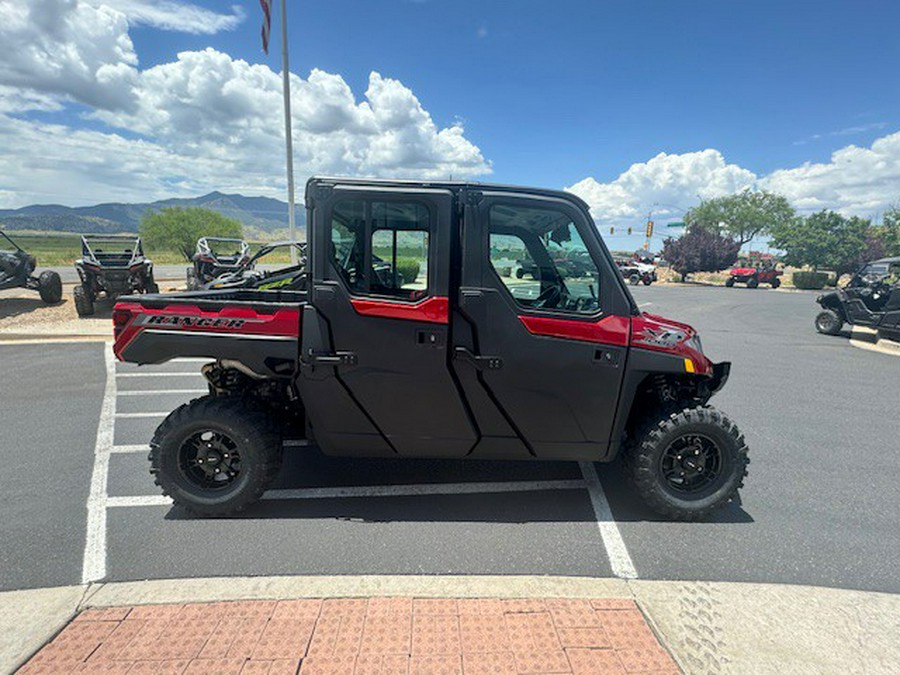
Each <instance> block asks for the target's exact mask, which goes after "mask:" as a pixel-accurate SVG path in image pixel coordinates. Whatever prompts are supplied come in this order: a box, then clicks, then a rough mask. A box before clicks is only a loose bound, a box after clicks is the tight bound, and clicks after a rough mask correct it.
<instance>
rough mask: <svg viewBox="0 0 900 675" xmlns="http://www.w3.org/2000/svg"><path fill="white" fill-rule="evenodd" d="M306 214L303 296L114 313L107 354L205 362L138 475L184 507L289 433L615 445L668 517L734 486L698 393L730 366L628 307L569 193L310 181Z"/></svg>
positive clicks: (394, 447)
mask: <svg viewBox="0 0 900 675" xmlns="http://www.w3.org/2000/svg"><path fill="white" fill-rule="evenodd" d="M306 206H307V210H308V219H307V222H308V237H309V249H308V265H307V267H306V272H305V273H306V274H307V277H308V288H307V289H306V290H303V291H288V290H272V291H263V290H258V289H238V290H221V291H216V290H207V291H199V292H194V293H184V294H178V295H145V296H133V297H129V298H122V299H121V301H120V302H119V303H118V304H117V305H116V308H115V310H114V312H113V325H114V333H115V347H114V349H115V354H116V356H117V357H118V358H119V359H121V360H123V361H129V362H134V363H139V364H149V363H162V362H165V361H168V360H170V359H173V358H176V357H206V358H209V360H210V361H209V363H208V364H206V365H205V366H203V368H202V372H203V374H204V375H205V376H206V379H207V380H208V383H209V395H207V396H203V397H202V398H199V399H196V400H194V401H192V402H191V403H189V404H186V405H183V406H181V407H179V408H178V409H177V410H175V411H174V412H172V413H171V414H170V415H169V416H168V417H167V418H166V420H165V421H164V422H163V423H162V424H161V425H160V426H159V428H158V429H157V430H156V433H155V434H154V436H153V439H152V441H151V442H150V448H151V450H150V463H151V473H152V474H154V476H155V478H156V481H157V483H158V484H159V485H160V486H161V488H162V490H163V491H164V492H165V493H166V494H168V495H170V496H171V497H172V498H173V500H174V501H175V503H176V504H178V505H181V506H183V507H185V508H186V509H188V510H190V511H192V512H194V513H197V514H201V515H224V514H229V513H233V512H236V511H239V510H241V509H242V508H244V507H246V506H247V505H249V504H251V503H252V502H254V501H255V500H257V499H258V498H259V497H260V495H262V493H263V491H264V490H265V489H266V488H267V487H268V486H269V485H270V483H271V482H272V481H273V480H274V478H275V476H276V474H277V473H278V470H279V467H280V465H281V459H282V452H283V451H284V447H285V441H287V440H295V439H306V440H307V441H308V442H310V443H314V444H315V445H317V446H318V447H319V448H321V450H322V451H323V452H325V453H327V454H329V455H341V456H366V457H371V456H382V457H393V458H398V457H400V458H402V457H427V458H471V459H486V458H491V459H505V460H528V459H542V460H581V461H592V462H593V461H598V462H610V461H612V460H614V459H615V458H616V457H618V456H619V455H620V454H623V455H624V456H625V460H626V462H625V463H626V466H627V468H628V472H629V474H630V476H631V477H632V479H633V481H634V484H635V486H636V488H637V491H638V492H639V493H640V495H641V496H642V497H643V498H644V500H645V501H646V502H647V504H648V505H649V506H650V507H651V508H653V509H654V510H656V511H657V512H659V513H661V514H663V515H665V516H667V517H670V518H676V519H685V520H691V519H697V518H701V517H704V516H706V515H707V514H709V513H710V512H711V511H713V510H714V509H716V508H718V507H720V506H722V505H724V504H726V503H728V502H729V501H736V500H737V499H738V489H739V488H740V487H741V485H742V481H743V480H744V476H745V475H746V467H747V464H748V458H747V446H746V444H745V442H744V437H743V436H742V435H741V433H740V432H739V431H738V429H737V427H736V426H735V424H734V423H733V422H731V421H730V420H729V419H728V417H726V416H725V415H724V414H723V413H721V412H719V411H718V410H716V409H714V408H712V407H710V406H709V405H708V402H709V399H710V397H711V396H713V394H715V393H716V392H717V391H719V389H720V388H721V387H722V386H723V385H724V384H725V381H726V380H727V378H728V373H729V369H730V364H729V363H727V362H723V363H713V362H712V361H711V360H710V359H709V358H708V357H707V356H706V355H705V354H704V353H703V348H702V347H701V344H700V338H699V337H698V335H697V333H696V331H695V330H694V329H693V328H691V327H690V326H688V325H685V324H683V323H679V322H677V321H672V320H669V319H665V318H663V317H660V316H655V315H652V314H646V313H643V312H641V311H640V310H639V309H638V307H637V305H636V304H635V301H634V300H633V299H632V297H631V294H630V293H629V291H628V289H627V287H626V285H625V283H624V281H623V279H622V278H621V276H620V275H619V273H618V271H617V269H616V267H615V264H614V263H613V260H612V257H611V256H610V254H609V251H608V250H607V249H606V246H605V245H604V243H603V241H602V240H601V238H600V236H599V234H598V232H597V229H596V228H595V227H594V224H593V221H592V219H591V216H590V213H589V210H588V207H587V205H586V204H585V203H584V202H582V201H581V200H580V199H579V198H578V197H575V196H573V195H571V194H569V193H565V192H556V191H550V190H539V189H526V188H514V187H503V186H491V185H480V184H472V185H470V184H465V183H453V182H448V183H412V182H395V181H369V180H353V179H328V178H313V179H311V180H310V181H309V182H308V183H307V187H306ZM550 242H560V243H562V244H564V245H565V247H566V249H567V250H569V251H571V252H574V250H575V249H577V250H578V251H580V252H581V254H582V258H583V259H584V260H586V261H589V263H590V266H591V269H590V272H589V274H585V275H583V276H577V277H575V276H569V275H568V274H567V273H566V272H565V271H563V270H561V269H560V268H559V267H558V264H560V263H558V260H559V256H554V255H553V251H552V247H551V245H550ZM518 259H531V260H533V261H535V263H537V265H536V269H538V270H539V272H538V275H537V278H535V279H517V278H516V277H515V275H512V274H510V273H509V268H508V266H509V261H510V260H518ZM382 265H390V266H391V268H392V269H391V273H385V272H384V270H381V271H379V267H381V266H382ZM501 265H503V266H504V267H503V270H502V271H501V269H500V267H501ZM400 269H402V270H404V271H403V273H399V272H398V270H400ZM289 445H290V444H289Z"/></svg>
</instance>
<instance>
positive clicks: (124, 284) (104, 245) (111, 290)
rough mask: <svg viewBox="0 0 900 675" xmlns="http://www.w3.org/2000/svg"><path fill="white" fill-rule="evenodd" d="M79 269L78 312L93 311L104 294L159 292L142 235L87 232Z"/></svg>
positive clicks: (113, 296)
mask: <svg viewBox="0 0 900 675" xmlns="http://www.w3.org/2000/svg"><path fill="white" fill-rule="evenodd" d="M75 269H76V270H77V271H78V276H79V277H80V278H81V284H80V285H78V286H76V287H75V289H74V290H73V291H72V295H73V297H74V298H75V311H77V312H78V316H90V315H91V314H93V313H94V303H95V302H96V301H97V298H99V297H100V295H105V296H106V297H107V298H109V299H110V300H115V299H116V298H117V297H119V296H120V295H125V294H128V293H159V286H157V284H156V282H155V281H154V280H153V263H152V262H151V261H150V260H148V259H147V258H145V257H144V247H143V245H142V244H141V238H140V237H132V236H110V235H91V234H86V235H84V236H83V237H81V258H79V259H78V260H76V261H75Z"/></svg>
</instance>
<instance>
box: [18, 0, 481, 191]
mask: <svg viewBox="0 0 900 675" xmlns="http://www.w3.org/2000/svg"><path fill="white" fill-rule="evenodd" d="M16 5H17V7H18V3H16ZM110 5H115V8H113V7H111V6H110ZM25 7H26V10H25V11H24V12H23V11H22V10H20V9H16V11H13V3H12V2H11V0H0V43H2V44H4V46H9V47H10V48H9V50H8V58H5V59H4V60H3V61H2V62H0V147H3V148H4V153H3V156H2V157H0V206H10V205H11V204H10V202H14V203H15V204H16V205H21V204H23V203H31V202H33V201H43V202H47V201H61V202H66V203H76V202H77V203H85V202H95V201H102V200H111V199H115V200H118V199H126V198H127V199H130V200H131V199H138V200H141V201H144V200H146V199H151V198H155V197H162V196H167V195H186V194H196V193H198V192H202V191H207V190H212V189H228V190H235V191H241V192H245V193H248V194H273V195H274V194H281V193H282V192H283V188H281V187H280V186H282V185H283V183H284V178H283V168H282V167H283V159H282V158H283V153H284V145H283V133H284V132H283V117H282V115H283V113H282V98H281V96H282V94H281V86H282V84H281V76H280V74H279V73H276V72H274V71H273V70H272V69H271V68H269V67H268V66H267V65H259V64H256V65H254V64H250V63H248V62H246V61H243V60H240V59H234V58H232V57H231V56H229V55H228V54H225V53H222V52H219V51H216V50H214V49H205V50H202V51H187V52H182V53H180V54H178V56H177V59H176V60H175V61H172V62H169V63H162V64H159V65H156V66H153V67H151V68H147V69H144V70H141V69H140V68H139V67H138V59H137V55H136V54H135V52H134V48H133V45H132V42H131V39H130V37H129V35H128V25H129V22H132V23H133V22H146V23H153V24H154V25H158V26H163V27H168V24H167V23H166V22H167V21H169V19H171V20H172V21H173V22H174V21H175V20H176V19H178V20H181V18H183V15H182V14H179V12H181V11H184V12H187V14H186V15H184V16H188V17H189V16H194V14H191V13H192V12H194V11H195V10H196V11H199V12H205V11H207V10H202V9H200V8H197V7H194V6H193V5H178V6H176V5H175V4H174V3H172V2H164V1H159V2H152V1H150V0H81V1H79V0H33V1H32V2H31V3H30V4H29V5H25ZM239 13H240V12H238V11H237V10H235V14H234V15H232V16H237V15H238V14H239ZM126 15H127V16H126ZM197 16H200V15H197ZM217 16H225V15H217ZM166 17H168V18H166ZM225 25H226V24H220V26H225ZM292 90H293V91H292V106H293V111H294V114H293V118H294V119H293V121H294V153H295V165H296V173H297V178H298V182H299V181H302V180H303V179H304V178H305V177H306V176H308V175H310V174H312V173H328V174H353V175H369V176H399V177H408V178H446V177H447V176H449V175H450V174H453V175H454V176H458V177H470V176H476V175H483V174H486V173H490V171H491V167H490V163H489V162H487V161H486V160H485V159H484V157H483V156H482V154H481V151H480V150H479V149H478V147H476V146H475V145H474V144H473V143H472V142H471V141H469V140H468V139H467V138H466V137H465V133H464V129H463V126H462V124H461V123H459V122H457V123H454V124H451V125H450V126H447V127H444V128H441V127H439V126H438V125H437V124H436V123H435V122H434V120H433V118H432V117H431V115H430V114H429V113H428V111H427V110H425V108H424V107H423V106H422V104H421V103H420V102H419V100H418V98H417V97H416V96H415V94H414V93H413V92H412V91H411V90H410V89H409V88H408V87H406V86H405V85H403V84H402V83H401V82H399V81H398V80H394V79H391V78H387V77H383V76H382V75H380V74H379V73H377V72H373V73H371V74H370V76H369V83H368V87H367V89H366V91H365V94H364V96H363V97H362V99H361V100H358V99H357V97H356V96H355V95H354V93H353V91H352V90H351V88H350V86H349V85H348V84H347V83H346V81H345V80H344V79H343V78H342V77H341V76H340V75H337V74H332V73H326V72H324V71H321V70H313V71H312V73H310V75H309V77H308V78H301V77H299V76H297V75H292ZM72 101H77V102H79V103H83V104H86V105H87V106H88V107H89V109H90V110H89V111H88V112H86V113H80V114H81V115H82V117H84V118H86V119H87V120H89V121H90V122H91V125H90V128H91V130H87V129H85V128H82V127H84V124H82V123H79V122H76V123H72V122H71V121H69V120H71V115H69V116H66V117H64V118H63V117H60V119H65V120H67V121H66V123H64V124H46V123H44V122H37V121H32V120H30V119H28V116H27V115H26V116H25V117H22V115H23V113H25V112H27V111H37V110H39V111H43V112H49V113H51V114H52V113H53V112H58V111H67V110H68V106H69V103H71V102H72ZM104 129H105V130H104ZM11 193H12V194H15V195H17V196H16V197H15V198H14V199H10V197H9V196H8V195H10V194H11Z"/></svg>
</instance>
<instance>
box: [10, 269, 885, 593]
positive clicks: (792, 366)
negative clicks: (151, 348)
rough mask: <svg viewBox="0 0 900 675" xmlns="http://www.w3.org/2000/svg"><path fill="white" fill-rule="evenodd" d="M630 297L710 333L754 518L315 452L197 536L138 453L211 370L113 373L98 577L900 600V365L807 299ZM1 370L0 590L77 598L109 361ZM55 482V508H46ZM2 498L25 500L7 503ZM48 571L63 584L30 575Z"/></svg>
mask: <svg viewBox="0 0 900 675" xmlns="http://www.w3.org/2000/svg"><path fill="white" fill-rule="evenodd" d="M634 295H635V298H636V300H637V301H638V303H639V304H641V305H642V309H644V310H646V311H649V312H654V313H659V314H662V315H664V316H669V317H671V318H676V319H678V320H682V321H686V322H688V323H691V324H692V325H694V326H695V327H696V328H698V329H699V331H700V334H701V336H702V338H703V343H704V348H705V350H706V352H707V353H708V355H709V356H710V357H711V358H712V359H713V360H731V361H732V362H733V369H732V376H731V379H730V381H729V382H728V384H727V386H726V387H725V389H724V390H723V391H722V392H721V393H720V394H719V395H717V396H716V397H715V398H714V399H713V401H712V403H713V404H714V405H716V406H717V407H719V408H720V409H722V410H723V411H725V412H726V413H728V414H729V415H730V416H731V417H732V418H733V419H734V421H735V422H737V424H738V425H739V426H740V428H741V430H742V431H743V432H744V433H745V435H746V437H747V440H748V443H749V445H750V450H751V458H752V463H751V465H750V476H749V478H748V480H747V485H746V487H745V489H744V491H743V493H742V494H743V503H742V504H741V505H732V506H729V507H728V508H726V509H724V510H723V511H721V512H720V513H718V514H717V515H716V516H715V517H714V518H713V519H712V520H711V521H709V522H705V523H694V524H683V523H670V522H665V521H661V520H660V519H659V518H657V517H656V516H655V515H654V514H652V513H651V512H649V511H647V510H646V509H645V508H644V507H643V506H642V505H641V504H640V503H639V502H638V501H637V499H636V498H635V497H634V496H633V495H632V494H631V492H630V491H629V489H628V488H627V486H626V485H624V484H623V480H622V475H621V472H620V470H619V468H618V466H604V465H596V469H597V472H598V473H599V475H600V479H601V483H602V490H601V491H600V492H601V497H602V498H603V499H608V502H609V507H610V508H611V514H612V519H613V520H614V522H612V523H611V522H606V521H605V520H604V517H603V513H602V511H603V509H602V508H600V509H599V510H598V506H597V502H596V498H597V496H598V495H597V493H596V492H591V491H589V490H588V489H587V485H586V484H585V480H584V479H585V477H586V475H587V474H585V472H584V467H580V466H579V465H578V464H575V463H537V462H535V463H490V462H478V463H475V462H473V463H465V462H459V461H418V460H403V461H390V460H343V459H334V458H326V457H323V456H322V455H320V454H319V453H318V452H317V451H315V450H314V449H308V448H307V449H292V450H289V451H288V455H287V459H286V462H285V466H284V469H283V471H282V475H281V478H280V479H279V483H278V484H277V485H276V486H275V488H276V490H274V491H272V492H271V493H269V494H268V495H267V498H266V499H265V500H264V501H262V502H260V504H258V505H256V506H254V507H252V508H251V509H249V510H248V511H247V513H246V514H244V515H242V516H241V517H239V518H230V519H217V520H201V519H194V518H191V517H189V516H187V515H186V514H184V513H183V512H181V511H180V510H179V509H177V508H174V507H172V506H171V505H170V504H167V503H165V501H164V500H161V499H160V497H159V492H158V489H157V488H156V487H155V486H154V485H153V483H152V480H151V478H150V476H149V475H148V472H147V467H148V465H147V461H146V443H147V441H148V440H149V438H150V436H151V435H152V432H153V429H154V428H155V427H156V425H157V424H158V423H159V422H160V421H161V419H162V416H163V415H164V414H165V413H167V412H168V411H170V410H171V409H172V408H174V407H175V406H176V405H177V404H179V403H180V402H183V401H187V400H189V399H190V398H192V397H194V396H196V395H198V394H197V393H196V392H199V391H201V390H202V388H203V380H202V379H201V378H200V376H199V373H198V368H199V365H200V364H199V363H196V362H176V363H170V364H166V365H164V366H159V367H154V368H140V369H139V368H137V367H135V366H132V365H129V364H117V365H116V366H115V372H116V377H115V385H116V386H115V413H116V416H115V418H114V431H113V439H112V443H113V446H112V451H111V453H110V455H109V457H108V462H109V467H108V474H107V481H106V485H105V490H106V494H107V495H108V499H107V501H106V504H107V505H108V507H107V508H105V516H106V517H105V537H104V545H105V559H106V569H105V577H104V578H105V579H107V580H131V579H145V578H167V577H171V578H174V577H193V576H229V575H256V574H266V575H272V574H413V573H416V574H538V575H540V574H562V575H579V576H597V577H604V576H613V575H614V574H616V573H618V574H621V573H622V564H621V553H622V551H620V550H617V549H616V537H620V539H619V540H618V541H619V543H621V544H622V545H623V549H624V550H625V556H626V558H627V559H628V560H629V561H630V563H631V564H632V565H633V570H634V572H635V573H636V574H637V576H639V577H640V578H642V579H678V580H730V581H770V582H790V583H806V584H815V585H823V586H833V587H842V588H852V589H862V590H878V591H889V592H900V572H898V571H897V566H896V565H895V564H894V561H895V560H896V559H897V558H898V557H900V538H898V537H897V529H896V508H895V506H894V499H895V495H896V486H895V480H894V477H895V476H896V475H897V474H898V471H900V458H898V456H897V450H898V447H897V440H896V439H897V422H896V416H895V415H896V403H895V399H894V398H893V397H892V395H891V392H893V390H894V389H895V388H896V382H897V378H898V375H900V360H898V359H897V358H896V357H892V356H889V355H884V354H878V353H873V352H866V351H862V350H858V349H854V348H853V347H851V346H850V345H849V342H848V340H847V339H846V337H844V338H841V337H837V338H831V337H826V336H822V335H819V334H817V333H816V332H815V330H814V328H813V324H812V320H813V317H814V316H815V310H816V307H817V306H816V305H815V303H814V302H813V298H814V295H813V294H809V293H799V292H798V293H788V292H773V291H770V290H768V289H756V290H747V289H743V288H733V289H725V288H711V287H657V286H651V287H649V288H644V287H640V288H637V289H634ZM0 359H2V360H3V362H4V365H5V364H6V363H8V362H9V363H12V362H15V363H16V364H21V365H18V366H17V367H18V368H19V370H14V371H13V372H14V374H16V375H17V377H16V378H15V379H14V380H12V381H7V380H4V381H3V382H0V399H2V400H3V402H4V406H9V405H10V403H9V402H13V404H14V405H15V406H17V407H13V408H12V409H13V411H14V413H15V415H14V416H13V417H11V418H10V419H11V420H13V424H12V425H9V424H7V423H4V425H3V427H2V428H0V453H2V454H0V456H2V457H3V458H4V459H5V460H6V465H7V466H12V467H13V471H12V472H10V471H9V470H7V471H4V472H0V481H4V482H3V483H2V484H3V486H4V487H3V501H4V503H10V504H12V505H13V506H14V508H15V509H16V510H15V514H16V516H17V518H16V519H8V518H4V522H3V524H2V525H0V528H3V529H0V560H2V561H3V563H4V564H3V566H2V568H3V570H4V571H3V573H2V575H0V588H2V589H3V590H8V589H14V588H26V587H34V586H42V585H52V584H57V583H75V582H77V581H78V579H79V578H80V577H81V573H82V563H83V561H82V559H81V552H82V549H83V548H84V542H85V534H84V532H85V528H86V509H85V500H86V498H87V494H88V490H89V487H90V482H91V470H92V463H93V461H94V458H93V449H94V442H95V435H94V434H95V432H96V430H97V425H98V415H99V411H100V409H101V405H102V399H103V388H104V380H105V378H104V372H105V367H104V358H103V352H102V347H101V346H100V345H96V344H95V345H54V346H53V347H52V348H50V347H46V346H15V347H14V346H11V345H0ZM60 373H63V374H60ZM27 380H31V381H35V382H37V381H41V382H45V383H46V382H49V383H51V387H50V388H47V387H46V385H45V386H41V387H37V386H34V387H33V388H32V389H29V391H32V390H33V394H32V395H31V396H33V399H32V398H31V397H29V399H28V400H27V401H26V402H22V403H15V401H16V400H17V398H18V396H19V390H20V388H22V387H23V386H24V383H25V382H26V381H27ZM19 382H22V383H23V384H22V385H20V384H19ZM72 382H77V383H78V384H79V386H80V387H81V388H80V389H77V392H73V390H72V386H71V383H72ZM67 383H70V384H67ZM76 394H77V395H76ZM7 409H9V408H7ZM4 417H6V415H4ZM78 425H83V426H84V427H85V429H81V428H80V427H79V426H78ZM35 429H37V430H39V433H36V432H35ZM48 448H49V449H51V452H52V458H53V459H54V460H60V461H61V464H60V466H61V468H63V469H64V471H62V472H50V473H49V474H48V472H47V471H46V470H45V467H46V462H45V461H41V460H40V459H39V458H40V457H41V456H42V455H43V454H45V453H46V452H47V450H48ZM19 467H22V468H21V469H20V468H19ZM11 473H12V476H10V474H11ZM60 474H62V475H60ZM48 475H49V476H51V477H53V478H54V479H55V481H56V482H54V483H53V485H54V486H55V487H56V489H54V490H50V489H48V488H47V487H45V483H46V481H47V476H48ZM11 480H12V482H11V483H10V484H11V485H14V487H16V490H17V491H14V492H11V491H10V490H9V489H8V488H7V487H6V485H7V483H8V482H10V481H11ZM410 486H412V487H413V488H415V489H411V488H410ZM11 495H12V496H14V497H15V502H14V503H13V502H10V499H9V497H10V496H11ZM592 497H593V498H595V499H593V500H592ZM600 506H601V507H602V506H603V504H602V503H601V504H600ZM8 511H9V509H8V508H6V507H5V508H4V514H5V513H7V512H8ZM598 514H599V517H600V520H601V521H602V523H601V524H600V525H598ZM610 528H611V529H612V530H613V531H614V532H612V534H614V535H615V536H612V535H611V529H610ZM617 556H618V557H619V563H618V565H616V564H614V563H613V559H614V558H616V557H617ZM45 558H49V559H51V560H53V564H52V565H49V564H48V565H44V564H34V560H44V559H45Z"/></svg>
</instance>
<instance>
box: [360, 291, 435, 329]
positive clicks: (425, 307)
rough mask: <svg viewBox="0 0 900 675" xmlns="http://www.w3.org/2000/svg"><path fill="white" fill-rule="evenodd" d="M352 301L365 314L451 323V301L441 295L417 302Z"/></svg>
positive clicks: (387, 317)
mask: <svg viewBox="0 0 900 675" xmlns="http://www.w3.org/2000/svg"><path fill="white" fill-rule="evenodd" d="M350 303H351V304H352V305H353V309H355V310H356V313H357V314H362V315H364V316H381V317H384V318H386V319H405V320H407V321H423V322H426V323H444V324H446V323H450V301H449V299H448V298H444V297H440V296H438V297H434V298H428V299H427V300H422V301H421V302H417V303H415V304H409V303H406V302H392V301H390V300H369V299H366V300H362V299H357V298H354V299H352V300H351V301H350Z"/></svg>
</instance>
